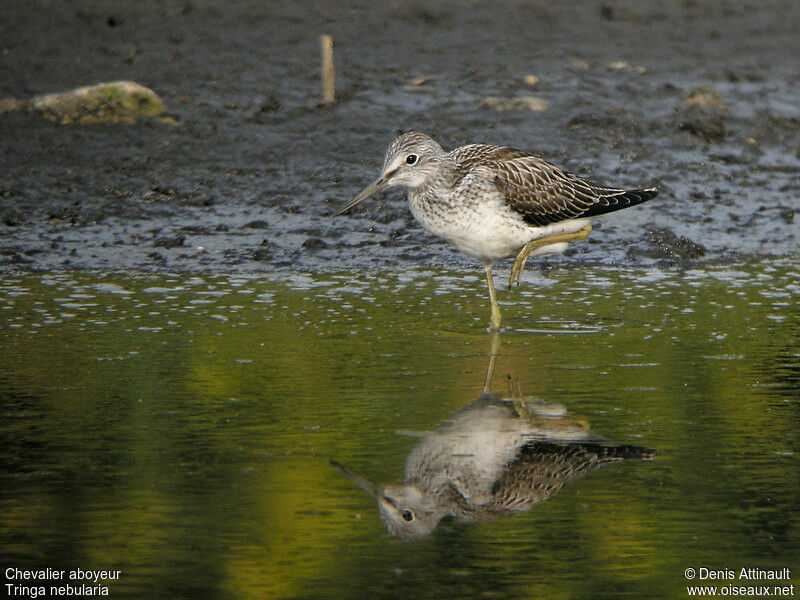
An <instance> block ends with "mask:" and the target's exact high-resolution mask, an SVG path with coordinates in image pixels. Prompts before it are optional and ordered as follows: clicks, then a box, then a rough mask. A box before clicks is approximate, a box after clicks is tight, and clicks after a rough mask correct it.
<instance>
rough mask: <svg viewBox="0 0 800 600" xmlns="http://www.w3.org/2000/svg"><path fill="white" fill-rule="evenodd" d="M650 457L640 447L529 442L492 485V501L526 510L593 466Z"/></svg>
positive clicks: (502, 508)
mask: <svg viewBox="0 0 800 600" xmlns="http://www.w3.org/2000/svg"><path fill="white" fill-rule="evenodd" d="M652 457H653V451H652V450H648V449H646V448H641V447H639V446H604V445H601V444H591V443H580V444H553V443H550V442H540V441H536V442H531V443H528V444H526V445H525V446H523V447H522V448H521V449H520V452H519V454H518V456H517V458H516V460H514V461H513V462H512V463H510V464H509V465H508V466H507V468H506V469H505V471H504V472H503V473H502V475H501V476H500V477H499V478H498V479H497V481H495V483H494V485H493V486H492V493H493V494H494V504H495V506H496V508H497V509H500V510H511V511H520V510H527V509H529V508H530V507H531V506H532V505H533V504H535V503H537V502H541V501H542V500H547V499H548V498H549V497H550V496H552V495H553V494H554V493H555V492H557V491H558V490H559V489H561V488H562V487H563V486H564V485H565V484H566V483H569V482H570V481H574V480H575V479H578V478H580V477H582V476H583V475H585V474H586V473H587V472H589V471H591V470H593V469H596V468H598V467H602V466H603V465H605V464H608V463H610V462H614V461H619V460H624V459H631V458H633V459H648V458H652Z"/></svg>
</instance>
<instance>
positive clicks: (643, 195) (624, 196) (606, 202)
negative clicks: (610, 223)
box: [580, 188, 658, 217]
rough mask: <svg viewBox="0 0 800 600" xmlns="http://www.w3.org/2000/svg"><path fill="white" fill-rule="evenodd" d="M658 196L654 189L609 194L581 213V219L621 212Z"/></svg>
mask: <svg viewBox="0 0 800 600" xmlns="http://www.w3.org/2000/svg"><path fill="white" fill-rule="evenodd" d="M656 196H658V190H657V189H655V188H648V189H645V190H626V191H624V192H622V193H619V192H617V193H614V194H609V195H607V196H600V198H599V199H598V200H597V202H595V203H594V204H593V205H592V206H590V207H589V208H588V209H587V210H586V211H585V212H583V213H581V215H580V216H581V217H594V216H597V215H604V214H606V213H610V212H614V211H615V210H621V209H623V208H628V207H630V206H636V205H637V204H642V203H643V202H647V201H648V200H652V199H653V198H655V197H656Z"/></svg>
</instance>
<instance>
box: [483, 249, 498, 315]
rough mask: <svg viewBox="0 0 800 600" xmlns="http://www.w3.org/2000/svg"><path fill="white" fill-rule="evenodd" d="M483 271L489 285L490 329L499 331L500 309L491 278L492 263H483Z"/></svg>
mask: <svg viewBox="0 0 800 600" xmlns="http://www.w3.org/2000/svg"><path fill="white" fill-rule="evenodd" d="M483 269H484V271H486V283H488V284H489V301H490V302H491V303H492V321H491V328H492V329H500V307H499V306H498V304H497V293H496V292H495V291H494V278H493V277H492V263H488V262H487V263H484V264H483Z"/></svg>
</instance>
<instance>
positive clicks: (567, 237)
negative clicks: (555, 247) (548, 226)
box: [508, 225, 592, 287]
mask: <svg viewBox="0 0 800 600" xmlns="http://www.w3.org/2000/svg"><path fill="white" fill-rule="evenodd" d="M591 230H592V226H591V225H587V226H586V227H584V228H583V229H581V230H580V231H576V232H575V233H561V234H558V235H552V236H550V237H546V238H541V239H538V240H532V241H530V242H528V243H527V244H525V245H524V246H523V247H522V250H520V251H519V252H518V253H517V258H515V259H514V265H513V266H512V267H511V274H510V275H509V277H508V287H511V286H512V285H514V282H515V281H516V282H517V283H519V280H520V278H521V277H522V271H523V270H524V269H525V263H526V262H528V257H530V255H531V254H533V252H534V251H535V250H538V249H539V248H542V247H543V246H549V245H551V244H561V243H563V242H575V241H578V240H583V239H586V236H588V235H589V232H590V231H591Z"/></svg>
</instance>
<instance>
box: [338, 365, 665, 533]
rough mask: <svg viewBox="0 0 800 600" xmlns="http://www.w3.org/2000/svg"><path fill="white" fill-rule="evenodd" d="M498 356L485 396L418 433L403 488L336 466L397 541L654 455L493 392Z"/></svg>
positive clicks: (510, 507)
mask: <svg viewBox="0 0 800 600" xmlns="http://www.w3.org/2000/svg"><path fill="white" fill-rule="evenodd" d="M494 356H495V352H492V356H491V359H490V365H489V373H488V374H487V378H486V386H485V389H484V391H483V392H482V393H481V395H480V396H479V397H478V398H477V399H476V400H475V401H474V402H473V403H472V404H470V405H469V406H467V407H465V408H463V409H461V410H459V411H458V412H456V413H455V414H454V415H453V416H452V417H450V418H449V419H448V420H446V421H445V422H443V423H442V424H441V425H439V427H438V428H437V430H436V431H435V432H431V433H424V434H419V437H420V441H419V443H418V444H417V445H416V446H415V447H414V448H413V449H412V450H411V453H410V454H409V456H408V458H407V459H406V466H405V481H404V483H403V484H402V485H394V486H392V485H388V486H381V485H376V484H374V483H372V482H371V481H369V480H367V479H365V478H364V477H362V476H360V475H358V474H357V473H355V472H354V471H352V470H351V469H349V468H347V467H345V466H344V465H341V464H339V463H336V462H334V461H331V464H332V465H333V466H334V467H336V468H337V469H338V470H339V471H340V472H341V473H342V474H343V475H344V476H345V477H347V478H348V479H350V480H351V481H352V482H353V483H355V484H356V485H358V486H359V487H360V488H362V489H363V490H364V491H366V492H367V493H368V494H369V495H370V496H372V497H373V498H374V499H376V500H377V502H378V508H379V510H380V516H381V520H382V521H383V523H384V525H386V528H387V529H388V530H389V532H390V533H391V534H392V535H396V536H399V537H401V538H406V539H411V538H417V537H421V536H425V535H428V534H429V533H431V532H432V531H433V530H434V529H435V528H436V526H437V524H438V523H439V521H440V520H442V519H443V518H445V517H454V518H456V519H462V520H467V521H483V520H488V519H493V518H496V517H502V516H509V515H514V514H518V513H521V512H525V511H527V510H530V509H531V508H533V506H534V505H535V504H537V503H538V502H541V501H543V500H547V499H548V498H549V497H550V496H552V495H553V494H554V493H555V492H557V491H558V490H559V489H561V488H562V487H563V486H564V485H565V484H567V483H569V482H571V481H574V480H576V479H579V478H581V477H583V476H584V475H586V474H587V473H588V472H590V471H592V470H594V469H597V468H599V467H603V466H605V465H607V464H609V463H612V462H619V461H622V460H626V459H650V458H652V457H653V455H654V452H653V451H651V450H648V449H646V448H642V447H639V446H617V445H614V444H611V443H609V441H608V440H606V439H604V438H602V437H600V436H599V435H597V434H595V433H594V432H592V431H591V430H590V429H589V424H588V423H587V422H586V421H585V420H583V419H580V418H575V417H571V416H569V415H568V414H567V411H566V409H565V408H564V407H563V406H561V405H558V404H548V403H545V402H542V401H540V400H537V399H534V398H530V397H528V398H523V397H519V395H518V394H509V396H508V397H504V396H502V395H500V394H493V393H490V392H489V391H488V387H489V384H490V382H491V371H492V370H493V368H494ZM512 396H513V397H512Z"/></svg>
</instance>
